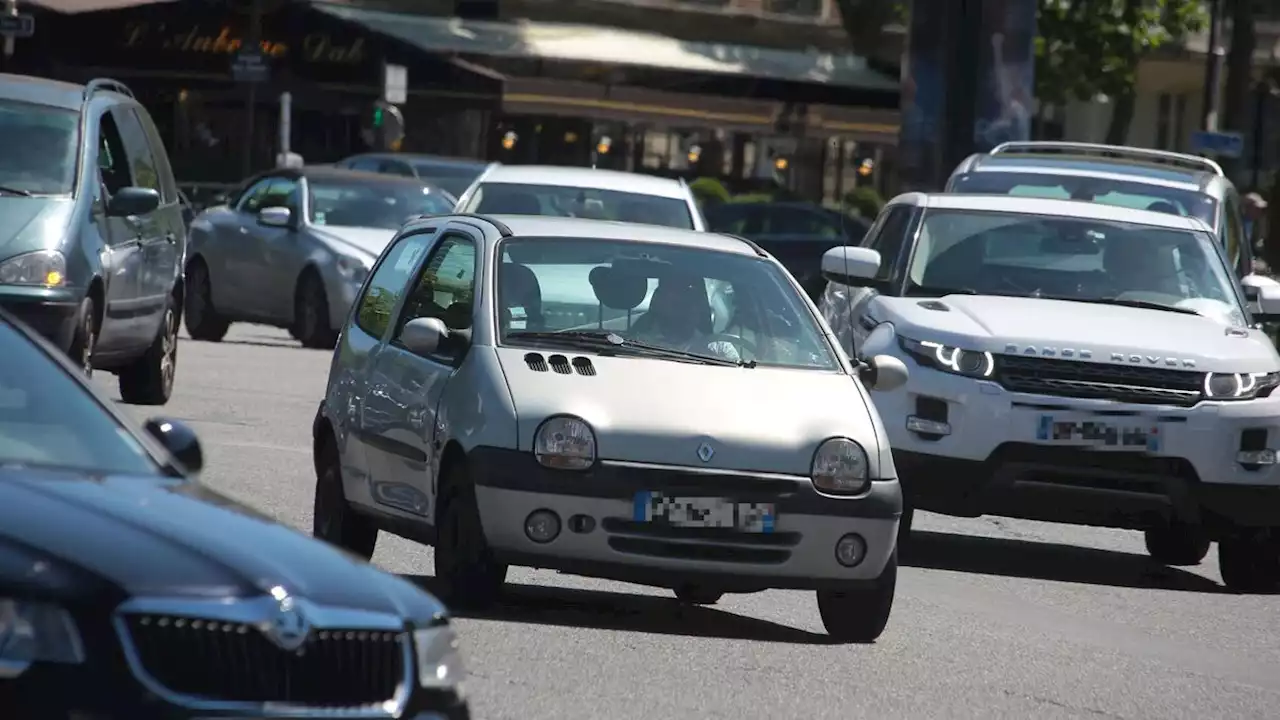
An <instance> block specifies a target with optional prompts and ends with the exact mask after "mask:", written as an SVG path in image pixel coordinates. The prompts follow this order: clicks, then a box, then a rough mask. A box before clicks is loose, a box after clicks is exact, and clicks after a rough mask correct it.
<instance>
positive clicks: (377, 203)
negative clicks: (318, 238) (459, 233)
mask: <svg viewBox="0 0 1280 720" xmlns="http://www.w3.org/2000/svg"><path fill="white" fill-rule="evenodd" d="M308 184H309V186H310V191H311V210H310V216H311V223H312V224H313V225H341V226H345V227H368V228H385V229H387V230H398V229H400V226H401V225H404V224H405V221H407V220H408V219H409V218H413V217H417V216H418V215H440V214H447V213H450V212H452V211H453V205H452V204H451V203H450V202H449V200H448V199H447V198H446V197H444V196H443V195H441V194H440V193H439V192H434V191H432V189H431V188H430V187H429V186H427V185H420V184H418V183H414V182H405V181H387V182H380V181H378V180H366V179H363V178H362V179H360V180H350V179H345V178H343V179H335V178H309V179H308Z"/></svg>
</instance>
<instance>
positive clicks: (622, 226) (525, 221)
mask: <svg viewBox="0 0 1280 720" xmlns="http://www.w3.org/2000/svg"><path fill="white" fill-rule="evenodd" d="M456 217H458V216H449V215H440V216H435V217H424V218H421V219H419V220H417V221H414V224H417V223H418V222H423V223H429V222H439V221H441V220H446V221H447V220H451V219H454V218H456ZM462 217H472V218H474V217H477V216H475V215H468V216H462ZM479 217H483V218H489V219H491V220H493V221H495V222H496V223H499V224H500V226H501V225H505V226H506V227H507V228H508V229H510V230H511V237H519V238H546V239H557V238H586V239H595V240H626V241H629V242H641V243H653V244H655V245H679V246H681V247H690V248H702V249H705V250H714V251H718V252H729V253H736V254H738V255H757V254H759V253H757V251H756V246H755V245H754V244H753V243H751V242H750V241H748V240H744V239H742V238H738V237H734V236H732V235H724V234H721V233H713V232H698V231H696V230H685V229H683V228H673V227H666V226H663V225H641V224H638V223H625V222H617V221H614V220H589V219H587V218H570V217H550V216H546V215H484V216H479Z"/></svg>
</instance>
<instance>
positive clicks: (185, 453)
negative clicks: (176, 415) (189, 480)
mask: <svg viewBox="0 0 1280 720" xmlns="http://www.w3.org/2000/svg"><path fill="white" fill-rule="evenodd" d="M142 429H144V430H146V431H147V434H149V435H150V436H151V437H153V438H155V439H156V440H159V441H160V444H161V445H163V446H164V449H165V450H168V451H169V454H170V455H172V456H173V459H174V460H177V461H178V462H179V463H180V464H181V465H182V467H184V468H186V470H187V472H190V473H192V474H194V473H198V472H200V471H201V470H202V469H203V468H204V451H203V450H201V449H200V438H198V437H196V431H195V430H192V429H191V428H190V427H189V426H187V425H186V424H185V423H182V422H180V421H178V420H169V419H168V418H162V417H157V418H151V419H150V420H148V421H147V422H146V423H144V424H143V426H142Z"/></svg>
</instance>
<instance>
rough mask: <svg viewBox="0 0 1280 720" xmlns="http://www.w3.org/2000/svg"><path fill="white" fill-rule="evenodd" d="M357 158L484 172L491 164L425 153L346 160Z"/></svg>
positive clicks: (364, 155) (369, 155)
mask: <svg viewBox="0 0 1280 720" xmlns="http://www.w3.org/2000/svg"><path fill="white" fill-rule="evenodd" d="M357 158H377V159H379V160H382V159H387V160H404V161H406V162H410V163H430V164H432V165H445V166H449V167H460V168H461V167H466V168H475V169H477V170H483V169H484V168H485V167H486V166H487V165H488V164H489V163H487V162H485V161H484V160H475V159H473V158H457V157H447V156H445V155H428V154H425V153H397V152H372V153H360V154H359V155H352V156H351V157H348V158H346V160H355V159H357Z"/></svg>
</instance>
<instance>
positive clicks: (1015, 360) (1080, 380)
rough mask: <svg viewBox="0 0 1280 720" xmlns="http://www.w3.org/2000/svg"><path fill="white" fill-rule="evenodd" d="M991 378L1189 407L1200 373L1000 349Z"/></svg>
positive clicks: (1056, 391) (1036, 389) (1011, 386)
mask: <svg viewBox="0 0 1280 720" xmlns="http://www.w3.org/2000/svg"><path fill="white" fill-rule="evenodd" d="M995 379H996V382H998V383H1000V385H1001V386H1003V387H1004V388H1005V389H1006V390H1009V391H1011V392H1024V393H1034V394H1036V395H1056V396H1059V397H1074V398H1093V399H1097V400H1115V401H1116V402H1125V403H1138V404H1143V405H1178V406H1181V407H1190V406H1192V405H1195V404H1196V403H1198V402H1200V400H1201V399H1202V395H1203V383H1204V373H1200V372H1196V371H1194V370H1170V369H1167V368H1155V367H1138V366H1132V365H1120V364H1107V363H1094V362H1083V361H1075V360H1056V359H1050V358H1042V357H1023V356H1019V355H998V356H996V376H995Z"/></svg>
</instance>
